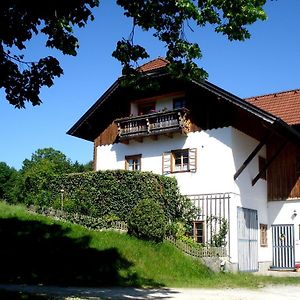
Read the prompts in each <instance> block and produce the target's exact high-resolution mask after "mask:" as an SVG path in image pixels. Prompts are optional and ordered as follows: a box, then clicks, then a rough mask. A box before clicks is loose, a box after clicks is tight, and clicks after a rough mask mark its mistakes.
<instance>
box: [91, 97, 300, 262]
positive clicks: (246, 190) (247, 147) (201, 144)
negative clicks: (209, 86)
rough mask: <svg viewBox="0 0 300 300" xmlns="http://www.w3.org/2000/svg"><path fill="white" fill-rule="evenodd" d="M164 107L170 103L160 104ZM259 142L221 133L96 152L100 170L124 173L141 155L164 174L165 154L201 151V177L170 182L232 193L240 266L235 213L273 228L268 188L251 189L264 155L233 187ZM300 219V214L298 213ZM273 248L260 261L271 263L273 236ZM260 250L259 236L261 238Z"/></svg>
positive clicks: (262, 251)
mask: <svg viewBox="0 0 300 300" xmlns="http://www.w3.org/2000/svg"><path fill="white" fill-rule="evenodd" d="M162 104H163V106H164V105H165V104H166V103H162ZM257 144H258V141H256V140H255V139H253V138H251V137H249V136H247V135H245V134H244V133H242V132H240V131H238V130H236V129H234V128H232V127H226V128H218V129H213V130H207V131H200V132H194V133H189V134H188V135H187V136H184V135H180V134H177V135H174V137H173V138H168V137H165V136H160V137H159V138H158V140H156V141H153V140H151V139H150V138H144V140H143V142H142V143H139V142H135V141H130V143H129V144H127V145H126V144H121V143H118V144H113V145H106V146H98V147H97V163H96V169H97V170H107V169H125V160H124V159H125V156H126V155H135V154H141V155H142V160H141V166H142V170H143V171H152V172H154V173H157V174H162V154H163V152H167V151H170V150H176V149H184V148H197V172H196V173H189V172H184V173H175V174H170V175H168V176H175V177H176V178H177V181H178V184H179V187H180V190H181V192H182V193H183V194H188V195H191V194H209V193H228V192H229V193H232V194H231V195H232V196H231V199H230V204H231V207H230V228H231V233H230V237H231V241H230V255H231V258H230V259H231V261H232V262H235V263H237V262H238V256H237V251H238V245H237V232H236V227H237V207H245V208H249V209H255V210H257V211H258V224H259V223H263V224H271V223H270V221H269V219H268V207H267V183H266V181H265V180H262V179H260V180H259V181H258V182H257V183H256V184H255V186H252V179H253V178H254V177H255V176H256V175H257V174H258V155H261V156H263V157H265V155H266V150H265V148H263V149H262V150H261V151H260V153H259V154H258V155H257V156H256V157H255V158H254V159H253V160H252V161H251V162H250V164H249V165H248V166H247V167H246V168H245V169H244V171H243V172H242V173H241V174H240V176H239V177H238V179H237V180H236V181H234V179H233V176H234V174H235V172H236V170H237V169H238V168H239V167H240V166H241V165H242V164H243V162H244V161H245V159H246V158H247V157H248V156H249V154H250V153H251V152H252V151H253V149H254V148H255V147H256V146H257ZM299 214H300V211H299ZM268 233H269V237H268V238H269V239H268V241H269V246H268V247H266V248H265V247H264V248H262V247H260V246H259V257H258V259H259V261H260V262H264V261H271V257H272V256H271V255H272V252H271V250H272V249H271V236H270V230H268ZM258 245H259V236H258Z"/></svg>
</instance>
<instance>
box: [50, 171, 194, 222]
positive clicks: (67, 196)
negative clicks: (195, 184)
mask: <svg viewBox="0 0 300 300" xmlns="http://www.w3.org/2000/svg"><path fill="white" fill-rule="evenodd" d="M61 190H63V209H64V210H65V211H67V212H71V213H80V214H84V215H89V216H92V217H97V218H103V217H105V218H109V217H111V218H112V219H117V220H122V221H127V217H128V215H129V213H130V212H131V211H132V209H133V208H134V207H135V206H136V205H137V203H138V202H139V201H140V200H142V199H153V200H154V201H157V202H158V203H160V204H161V207H162V209H163V210H164V213H165V216H166V219H167V220H169V221H174V220H178V219H182V220H185V221H188V220H189V219H191V218H192V216H191V215H192V212H193V211H192V208H191V202H190V200H188V199H187V198H186V197H183V196H182V195H180V193H179V189H178V186H177V181H176V179H175V178H171V177H165V176H161V175H157V174H153V173H151V172H138V171H125V170H113V171H97V172H86V173H78V174H69V175H65V176H59V177H56V178H54V179H53V180H52V182H51V183H50V184H49V191H50V197H49V199H48V202H49V206H52V207H54V208H56V209H57V208H60V205H61V200H62V198H61V197H62V194H61V193H62V192H61Z"/></svg>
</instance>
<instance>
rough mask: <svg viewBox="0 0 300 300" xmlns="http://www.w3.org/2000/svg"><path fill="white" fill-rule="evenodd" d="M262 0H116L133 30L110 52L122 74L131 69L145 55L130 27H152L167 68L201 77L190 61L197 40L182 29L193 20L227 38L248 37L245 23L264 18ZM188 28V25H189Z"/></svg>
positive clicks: (196, 54)
mask: <svg viewBox="0 0 300 300" xmlns="http://www.w3.org/2000/svg"><path fill="white" fill-rule="evenodd" d="M265 2H266V0H198V1H193V0H175V1H169V0H134V1H128V0H117V3H118V4H119V5H120V6H122V7H123V8H124V11H125V16H127V17H131V18H132V19H133V31H132V34H131V35H130V36H129V38H128V39H127V40H123V41H120V42H118V44H117V48H116V50H115V52H114V53H113V56H115V57H116V58H117V59H118V60H119V61H120V62H121V63H122V65H123V74H124V75H131V74H133V73H134V70H135V67H136V64H137V62H138V60H139V59H143V58H147V57H149V55H148V53H147V52H146V50H145V49H144V48H143V47H141V46H140V45H135V44H134V39H133V36H134V27H135V26H138V27H140V28H142V29H143V30H145V31H149V30H150V29H152V30H154V34H153V35H154V36H155V37H156V38H158V39H159V40H160V41H161V42H163V43H164V44H165V46H166V49H167V51H166V58H167V60H169V61H170V65H169V71H170V72H171V73H172V74H173V75H174V76H176V77H184V78H191V79H201V78H202V79H203V78H206V77H207V73H206V71H205V70H203V69H202V68H199V67H198V66H197V65H196V63H195V62H194V60H195V59H198V58H201V56H202V54H201V50H200V47H199V45H198V44H197V43H193V42H189V41H188V40H187V39H186V35H185V29H186V28H190V29H191V25H190V24H193V25H195V26H198V27H203V26H205V25H207V24H211V25H213V26H215V31H216V32H218V33H223V34H224V35H226V36H227V37H228V39H229V40H231V41H232V40H239V41H243V40H245V39H248V38H250V33H249V31H248V29H247V27H246V26H247V25H250V24H252V23H254V22H255V21H257V20H258V19H260V20H265V19H266V14H265V12H264V10H263V5H264V4H265ZM191 30H192V29H191Z"/></svg>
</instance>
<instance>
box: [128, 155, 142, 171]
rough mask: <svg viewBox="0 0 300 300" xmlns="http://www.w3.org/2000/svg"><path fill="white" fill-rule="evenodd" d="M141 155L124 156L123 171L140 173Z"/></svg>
mask: <svg viewBox="0 0 300 300" xmlns="http://www.w3.org/2000/svg"><path fill="white" fill-rule="evenodd" d="M141 158H142V155H141V154H139V155H131V156H125V169H126V170H129V171H141Z"/></svg>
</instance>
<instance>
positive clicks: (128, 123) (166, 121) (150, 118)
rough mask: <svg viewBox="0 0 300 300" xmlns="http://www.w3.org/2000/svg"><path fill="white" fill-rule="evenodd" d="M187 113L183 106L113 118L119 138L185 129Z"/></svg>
mask: <svg viewBox="0 0 300 300" xmlns="http://www.w3.org/2000/svg"><path fill="white" fill-rule="evenodd" d="M187 114H188V110H187V109H185V108H180V109H175V110H172V111H162V112H156V113H151V114H147V115H142V116H134V117H127V118H122V119H117V120H115V123H116V124H117V125H118V131H119V138H120V140H121V141H122V140H128V139H131V138H141V137H146V136H157V135H161V134H169V133H173V132H180V131H183V132H184V131H186V129H187Z"/></svg>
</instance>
